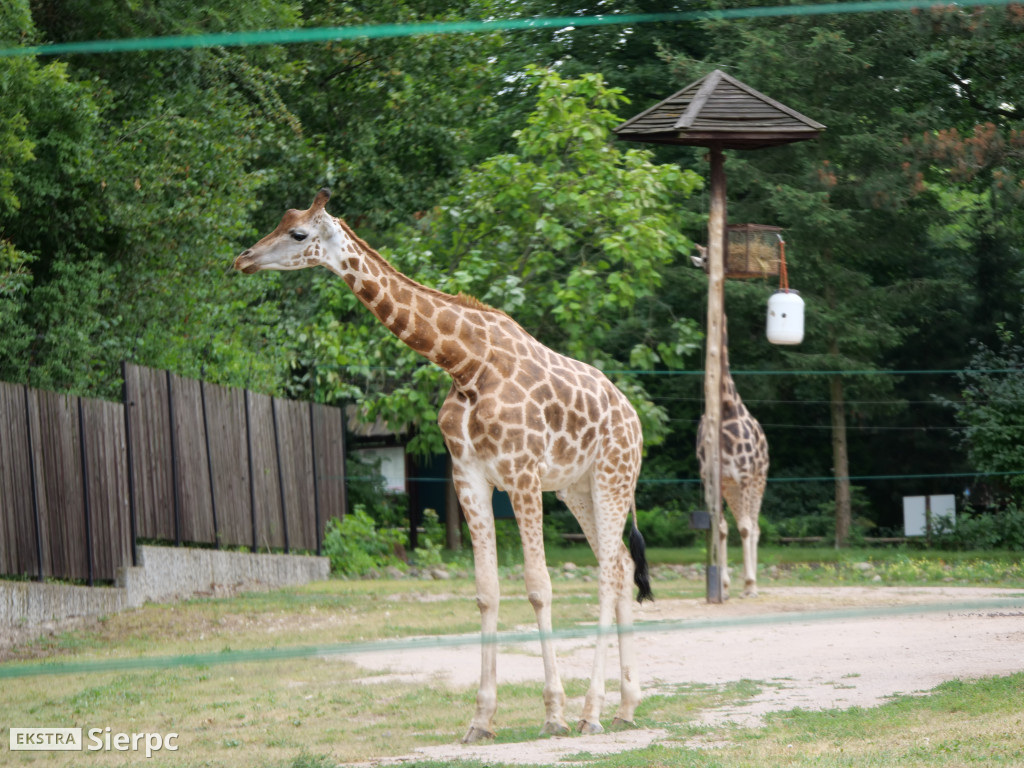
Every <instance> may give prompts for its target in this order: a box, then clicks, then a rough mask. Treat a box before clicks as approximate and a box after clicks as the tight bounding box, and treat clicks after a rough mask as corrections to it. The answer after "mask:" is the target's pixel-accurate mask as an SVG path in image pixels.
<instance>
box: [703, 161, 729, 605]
mask: <svg viewBox="0 0 1024 768" xmlns="http://www.w3.org/2000/svg"><path fill="white" fill-rule="evenodd" d="M725 209H726V199H725V157H724V155H723V154H722V149H721V147H712V148H711V204H710V208H709V212H708V323H707V356H706V359H705V365H704V407H705V412H704V419H705V422H704V424H705V427H706V428H705V430H704V456H705V457H706V458H707V461H706V477H705V478H704V501H705V503H706V504H707V508H708V514H709V516H710V517H711V530H710V532H709V536H708V571H707V582H708V583H707V600H708V602H709V603H721V602H722V600H723V592H724V589H723V579H724V577H725V563H724V562H723V557H722V555H723V553H722V547H720V546H719V527H720V525H721V522H722V511H723V510H722V325H723V318H724V317H725V221H726V212H725Z"/></svg>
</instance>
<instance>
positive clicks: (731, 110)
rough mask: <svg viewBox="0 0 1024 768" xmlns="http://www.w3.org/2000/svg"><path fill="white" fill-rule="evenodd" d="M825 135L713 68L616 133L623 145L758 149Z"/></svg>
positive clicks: (801, 117) (809, 122)
mask: <svg viewBox="0 0 1024 768" xmlns="http://www.w3.org/2000/svg"><path fill="white" fill-rule="evenodd" d="M823 130H825V126H824V125H822V124H821V123H818V122H815V121H814V120H811V119H810V118H809V117H805V116H804V115H801V114H800V113H799V112H797V111H796V110H794V109H790V108H789V107H787V106H785V105H784V104H780V103H779V102H777V101H775V100H774V99H770V98H768V97H767V96H765V95H764V94H763V93H760V92H759V91H755V90H754V89H753V88H751V87H750V86H749V85H746V84H745V83H741V82H740V81H739V80H737V79H736V78H734V77H731V76H729V75H727V74H725V72H722V71H721V70H720V69H716V70H715V71H714V72H712V73H711V74H709V75H707V76H705V77H702V78H701V79H700V80H697V81H696V82H694V83H690V85H688V86H686V87H685V88H683V89H682V90H681V91H679V92H677V93H674V94H672V95H671V96H669V97H668V98H667V99H665V100H664V101H662V102H660V103H658V104H655V105H654V106H653V107H651V108H650V109H648V110H646V111H644V112H641V113H640V114H639V115H637V116H636V117H633V118H631V119H629V120H627V121H626V122H624V123H623V124H622V125H620V126H619V127H618V128H616V129H615V133H616V134H617V135H618V137H619V138H620V139H624V140H626V141H645V142H656V143H663V144H692V145H698V146H712V145H715V146H719V147H721V148H722V149H760V148H762V147H773V146H776V145H778V144H789V143H791V142H794V141H803V140H805V139H813V138H816V137H817V136H818V134H819V133H821V132H822V131H823Z"/></svg>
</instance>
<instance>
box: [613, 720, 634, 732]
mask: <svg viewBox="0 0 1024 768" xmlns="http://www.w3.org/2000/svg"><path fill="white" fill-rule="evenodd" d="M630 728H636V723H634V722H633V721H632V720H623V719H622V718H621V717H616V718H615V719H614V720H612V724H611V728H610V729H609V730H612V731H627V730H629V729H630Z"/></svg>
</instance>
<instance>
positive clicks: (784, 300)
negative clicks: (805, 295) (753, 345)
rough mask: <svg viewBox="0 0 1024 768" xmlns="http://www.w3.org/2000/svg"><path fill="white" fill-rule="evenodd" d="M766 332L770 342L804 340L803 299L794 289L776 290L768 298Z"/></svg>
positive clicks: (783, 342) (797, 341)
mask: <svg viewBox="0 0 1024 768" xmlns="http://www.w3.org/2000/svg"><path fill="white" fill-rule="evenodd" d="M767 334H768V341H770V342H771V343H772V344H799V343H800V342H801V341H803V340H804V300H803V299H801V298H800V295H799V294H798V293H797V292H796V291H777V292H775V293H773V294H772V295H771V297H770V298H769V299H768V325H767Z"/></svg>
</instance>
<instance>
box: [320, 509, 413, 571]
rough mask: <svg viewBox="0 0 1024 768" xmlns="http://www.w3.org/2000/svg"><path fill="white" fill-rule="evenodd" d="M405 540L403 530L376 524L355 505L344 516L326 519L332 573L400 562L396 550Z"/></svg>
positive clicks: (326, 539) (325, 547)
mask: <svg viewBox="0 0 1024 768" xmlns="http://www.w3.org/2000/svg"><path fill="white" fill-rule="evenodd" d="M403 540H404V535H403V533H402V532H401V531H400V530H396V529H394V528H377V526H376V524H375V522H374V520H373V518H371V517H370V516H369V515H368V514H367V513H366V510H365V509H363V508H362V507H359V506H356V507H353V510H352V512H350V513H349V514H347V515H345V517H344V518H343V519H341V520H339V519H338V518H336V517H334V518H331V519H330V520H328V521H327V529H326V532H325V533H324V543H323V549H324V554H325V555H326V556H327V557H328V558H329V559H330V561H331V572H332V573H335V574H338V575H340V576H349V577H352V576H364V575H366V574H368V573H370V572H371V571H374V570H378V569H381V568H384V567H386V566H389V565H393V566H401V565H402V564H403V563H402V561H401V560H400V559H399V558H398V556H397V555H396V554H395V552H396V547H401V546H402V543H403Z"/></svg>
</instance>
